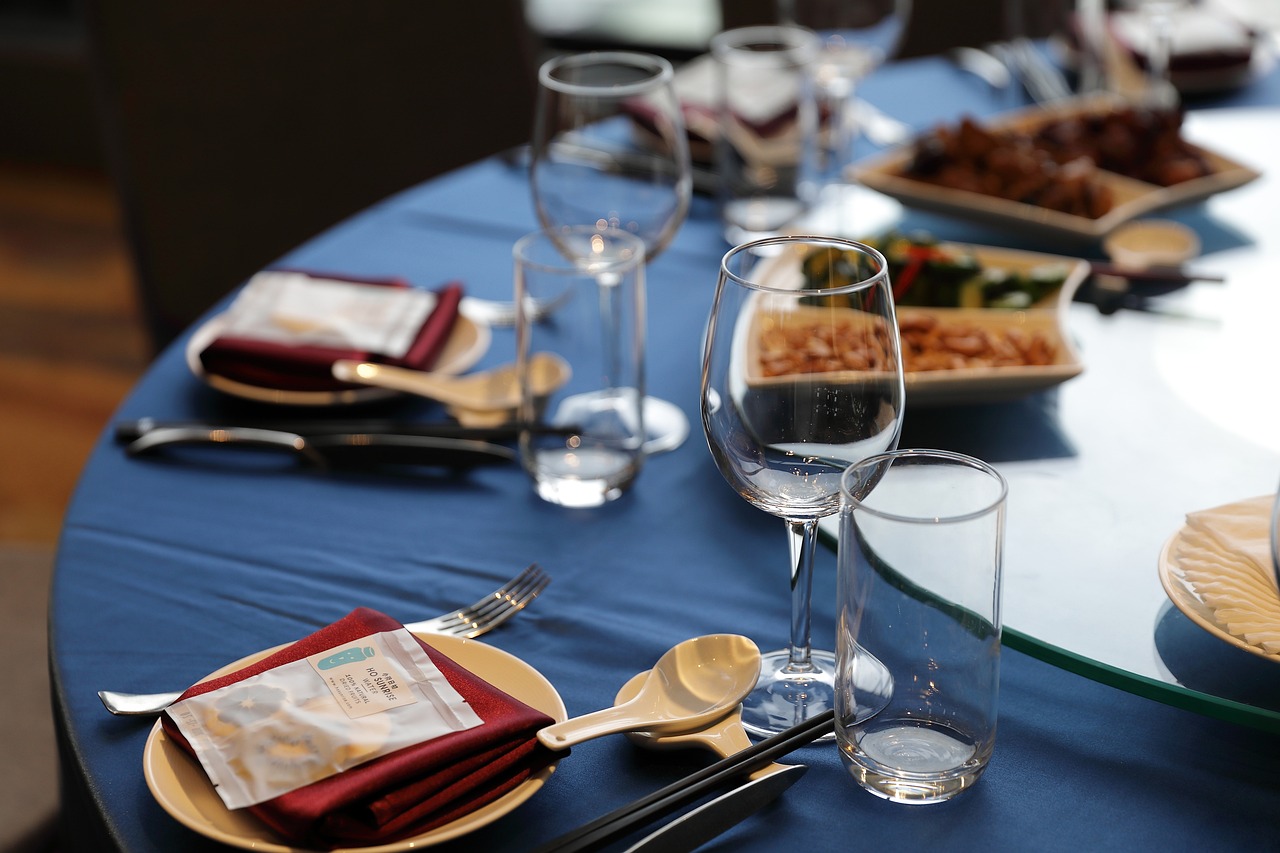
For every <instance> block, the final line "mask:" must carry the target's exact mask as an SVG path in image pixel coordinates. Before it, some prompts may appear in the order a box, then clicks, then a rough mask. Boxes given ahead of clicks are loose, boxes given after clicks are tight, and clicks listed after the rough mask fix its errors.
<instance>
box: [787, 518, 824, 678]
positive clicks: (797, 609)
mask: <svg viewBox="0 0 1280 853" xmlns="http://www.w3.org/2000/svg"><path fill="white" fill-rule="evenodd" d="M787 540H788V542H789V544H790V546H791V644H790V646H789V647H788V660H787V671H788V672H811V671H812V670H813V661H812V659H811V656H810V653H811V652H812V650H813V647H812V644H811V640H810V637H811V630H812V626H811V621H812V619H811V613H812V600H813V555H814V550H815V548H816V546H817V543H818V520H817V519H816V518H814V519H808V520H805V521H796V520H793V519H787Z"/></svg>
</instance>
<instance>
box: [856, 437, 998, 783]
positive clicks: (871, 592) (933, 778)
mask: <svg viewBox="0 0 1280 853" xmlns="http://www.w3.org/2000/svg"><path fill="white" fill-rule="evenodd" d="M840 485H841V496H840V497H841V505H840V533H839V559H838V571H839V575H838V581H837V600H838V608H839V611H838V622H837V636H836V654H837V667H836V740H837V743H838V744H839V747H840V754H841V758H842V759H843V761H844V764H845V766H846V767H847V768H848V770H849V772H850V773H851V774H852V775H853V777H854V779H856V780H857V781H858V783H859V784H860V785H862V787H864V788H865V789H867V790H868V791H870V792H871V793H873V794H876V795H877V796H880V797H883V798H885V799H888V800H894V801H897V802H903V803H934V802H941V801H943V800H947V799H950V798H951V797H953V796H955V795H956V794H958V793H960V792H962V791H965V790H967V789H968V788H970V787H972V786H973V784H974V783H975V782H976V781H977V780H978V778H979V776H981V775H982V772H983V771H984V770H985V769H986V766H987V762H988V761H989V760H990V758H991V753H992V750H993V748H994V746H995V736H996V705H997V696H998V693H999V682H1000V568H1001V566H1000V563H1001V549H1002V544H1003V539H1004V515H1005V495H1006V493H1007V491H1008V489H1007V486H1006V484H1005V481H1004V478H1003V477H1001V476H1000V474H999V473H997V472H996V471H995V469H993V468H992V467H991V466H989V465H987V464H986V463H984V462H981V461H979V460H977V459H974V458H972V457H969V456H963V455H961V454H957V453H949V452H946V451H940V450H900V451H896V452H892V453H885V454H880V455H878V456H872V457H869V458H867V459H866V460H864V461H863V462H860V463H858V464H856V465H852V466H850V467H849V468H848V469H846V471H845V473H844V475H843V477H842V478H841V484H840ZM859 646H860V647H861V648H863V649H866V651H867V652H870V653H871V654H872V655H874V656H875V657H876V658H878V659H879V660H880V661H881V662H882V663H883V664H884V665H885V666H886V667H888V670H889V673H890V676H891V677H892V679H893V688H892V693H891V696H890V699H889V703H888V705H887V706H886V707H884V708H883V709H882V710H880V711H879V712H878V713H867V712H865V710H860V707H861V708H863V709H865V707H866V703H865V702H863V703H860V702H859V697H858V695H857V692H858V690H857V687H856V685H857V677H856V676H857V674H858V672H857V668H858V666H859V663H860V661H861V660H862V659H863V656H862V655H861V653H860V651H859V650H858V647H859Z"/></svg>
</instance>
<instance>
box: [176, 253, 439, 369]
mask: <svg viewBox="0 0 1280 853" xmlns="http://www.w3.org/2000/svg"><path fill="white" fill-rule="evenodd" d="M302 274H303V275H309V274H307V273H302ZM325 278H326V279H328V280H330V281H337V280H339V279H336V278H335V277H333V276H325ZM340 280H341V281H342V282H344V283H349V284H355V285H368V286H373V287H407V286H408V285H407V284H406V283H405V282H403V281H400V280H398V279H354V278H351V277H349V276H344V277H342V278H341V279H340ZM436 298H437V301H436V305H435V308H434V309H433V310H432V311H431V313H430V314H429V315H428V316H427V318H426V321H425V322H424V323H423V324H422V326H421V328H420V329H419V330H418V333H417V335H416V337H415V338H414V340H413V342H412V344H411V345H410V346H409V348H408V350H407V351H406V352H405V353H404V354H403V355H401V356H398V357H391V356H388V355H386V354H384V353H378V352H369V351H364V350H359V349H349V348H340V347H330V346H316V345H305V344H303V345H298V344H289V343H281V342H278V341H271V340H263V339H259V338H252V337H237V336H234V335H230V334H227V335H222V336H220V337H218V338H216V339H215V340H214V341H213V342H212V343H211V344H209V346H207V347H206V348H205V349H204V350H203V351H202V352H201V353H200V363H201V365H202V366H203V367H204V369H205V371H206V372H208V373H211V374H215V375H218V376H224V377H226V378H227V379H232V380H235V381H236V382H242V383H244V384H247V385H254V386H257V387H261V388H270V389H272V390H279V391H318V392H319V391H342V390H346V389H349V388H352V387H355V386H352V385H350V384H349V383H346V382H341V381H339V380H337V379H334V378H333V375H332V373H331V368H332V366H333V363H334V362H335V361H338V360H342V359H345V360H351V361H374V362H380V363H383V364H393V365H396V366H398V367H409V368H413V369H415V370H429V369H430V368H431V367H432V366H433V365H434V364H435V362H436V359H437V358H439V356H440V352H441V351H442V350H443V349H444V346H445V344H446V343H447V342H448V340H449V336H450V334H452V332H453V326H454V323H455V322H456V321H457V319H458V303H459V302H460V301H461V299H462V285H461V284H459V283H457V282H450V283H449V284H446V285H445V286H444V287H442V288H440V289H439V290H437V291H436Z"/></svg>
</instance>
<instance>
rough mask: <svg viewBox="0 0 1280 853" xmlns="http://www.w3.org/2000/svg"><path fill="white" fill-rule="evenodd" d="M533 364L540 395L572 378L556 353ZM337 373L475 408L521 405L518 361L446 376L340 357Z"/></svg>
mask: <svg viewBox="0 0 1280 853" xmlns="http://www.w3.org/2000/svg"><path fill="white" fill-rule="evenodd" d="M532 359H533V360H532V362H531V363H530V365H529V370H530V373H529V375H530V378H531V380H532V384H533V391H534V394H535V395H536V396H539V397H545V396H546V395H548V394H550V393H551V392H552V391H554V390H555V389H557V388H559V387H560V386H561V385H563V384H564V383H565V382H567V381H568V379H569V375H570V373H571V372H572V371H571V370H570V368H569V364H568V363H567V362H566V361H565V360H564V359H562V358H561V357H560V356H558V355H554V354H552V353H545V352H541V353H535V354H534V355H533V357H532ZM333 376H334V378H335V379H341V380H342V381H343V382H352V383H355V384H358V385H374V386H377V387H379V388H390V389H392V390H395V391H407V392H408V393H410V394H418V395H420V396H423V397H430V398H431V399H433V400H439V401H440V402H442V403H445V404H446V405H449V406H456V407H458V408H461V409H468V410H472V411H493V410H500V409H514V408H516V406H518V405H520V380H519V377H518V376H517V374H516V366H515V365H514V364H504V365H502V366H501V367H495V368H493V369H492V370H481V371H478V372H476V373H469V374H467V375H466V376H445V375H443V374H437V373H427V372H425V371H422V370H410V369H408V368H404V367H393V366H391V365H387V364H373V363H371V362H366V361H347V360H345V359H344V360H339V361H335V362H334V363H333Z"/></svg>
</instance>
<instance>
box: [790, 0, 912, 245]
mask: <svg viewBox="0 0 1280 853" xmlns="http://www.w3.org/2000/svg"><path fill="white" fill-rule="evenodd" d="M777 12H778V20H779V22H780V23H782V24H789V25H793V26H798V27H805V28H807V29H810V30H813V31H814V32H815V33H817V35H818V38H819V42H820V49H819V52H818V58H817V60H816V61H815V62H814V64H813V88H814V97H815V99H816V101H817V105H818V114H819V116H820V118H821V122H822V133H821V134H819V137H818V144H817V146H816V148H815V150H814V151H813V153H812V155H811V159H812V161H813V166H812V168H813V172H814V174H813V178H812V190H811V192H812V195H813V198H812V199H811V201H812V203H813V204H815V205H818V204H823V205H824V206H825V207H826V208H829V209H830V210H831V211H833V215H834V216H835V217H836V223H835V226H834V227H835V230H839V231H847V230H849V226H850V225H852V223H851V222H847V221H846V220H848V219H850V218H851V214H850V212H849V211H847V210H845V206H846V204H847V203H848V202H847V198H846V192H845V190H846V189H847V188H848V187H849V186H850V184H849V179H848V176H847V171H848V169H849V167H850V166H851V165H852V164H853V162H854V144H855V143H856V142H857V139H858V135H859V131H860V129H862V128H865V127H866V126H867V124H868V123H869V122H872V121H882V122H883V121H886V119H885V117H884V116H882V115H879V114H878V113H877V112H876V111H875V110H874V108H872V107H871V106H870V105H869V104H867V103H866V102H865V101H863V100H861V99H860V98H859V97H858V94H857V89H858V85H859V83H860V82H861V81H862V80H864V79H866V77H867V76H868V75H870V74H871V73H872V72H873V71H875V70H876V69H877V68H879V67H880V66H881V65H883V64H884V63H885V62H888V61H889V60H890V59H892V58H893V57H894V55H896V54H897V52H898V47H899V45H900V44H901V43H902V34H903V32H904V30H905V29H906V25H907V19H908V18H909V17H910V15H911V0H777ZM864 135H865V134H864ZM823 195H826V196H829V198H825V199H824V198H822V196H823Z"/></svg>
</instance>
